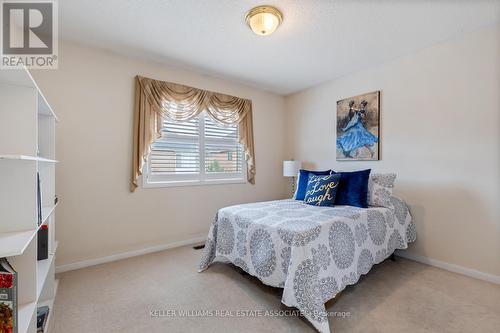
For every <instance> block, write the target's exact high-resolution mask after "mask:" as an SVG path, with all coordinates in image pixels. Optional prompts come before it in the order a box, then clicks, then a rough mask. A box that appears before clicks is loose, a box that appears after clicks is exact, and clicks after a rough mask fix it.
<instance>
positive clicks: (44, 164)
mask: <svg viewBox="0 0 500 333" xmlns="http://www.w3.org/2000/svg"><path fill="white" fill-rule="evenodd" d="M56 122H57V116H56V114H55V113H54V111H53V110H52V108H51V107H50V105H49V103H48V102H47V99H46V98H45V97H44V96H43V93H42V92H41V91H40V89H39V87H38V85H37V84H36V82H35V81H34V80H33V77H32V76H31V74H30V73H29V71H28V70H26V69H24V68H22V69H16V70H9V71H0V152H1V153H0V184H1V186H0V221H1V222H0V258H3V257H5V258H7V260H8V261H9V263H10V265H11V266H12V267H13V268H14V270H15V271H16V272H17V295H18V297H17V300H18V303H17V318H18V332H19V333H36V331H37V327H36V313H37V308H38V307H40V306H42V305H48V306H49V318H50V313H51V312H52V306H53V303H54V299H55V296H56V288H57V283H56V280H55V260H56V251H57V242H56V240H55V226H56V223H55V219H56V216H55V215H56V214H55V211H56V207H57V204H54V199H55V197H56V194H55V192H56V191H55V182H56V165H57V162H58V161H57V160H56V159H55V156H56V152H55V131H56ZM4 153H5V154H4ZM38 184H39V185H38ZM38 189H40V191H39V190H38ZM40 206H41V212H40V214H41V217H39V216H38V214H39V207H40ZM40 219H41V222H42V223H41V224H40V225H39V224H38V223H39V221H40ZM42 226H45V227H46V228H47V229H48V237H44V239H45V238H47V239H48V244H47V246H48V251H49V254H48V258H47V259H45V260H40V261H38V260H37V257H38V253H37V251H38V242H39V240H40V239H39V235H41V234H40V233H39V231H40V230H41V228H42ZM45 227H44V228H43V229H45ZM48 329H49V328H48V327H47V329H46V330H45V333H47V332H48Z"/></svg>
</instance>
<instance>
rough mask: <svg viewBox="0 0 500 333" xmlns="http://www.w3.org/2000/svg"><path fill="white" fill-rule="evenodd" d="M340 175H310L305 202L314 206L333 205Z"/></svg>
mask: <svg viewBox="0 0 500 333" xmlns="http://www.w3.org/2000/svg"><path fill="white" fill-rule="evenodd" d="M339 182H340V175H319V176H315V175H313V174H310V175H309V180H308V182H307V189H306V195H305V197H304V202H305V203H306V204H308V205H313V206H333V205H334V202H335V195H336V194H337V188H338V186H339Z"/></svg>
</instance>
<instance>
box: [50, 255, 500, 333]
mask: <svg viewBox="0 0 500 333" xmlns="http://www.w3.org/2000/svg"><path fill="white" fill-rule="evenodd" d="M201 253H202V251H201V250H198V251H195V250H193V249H192V248H191V247H182V248H178V249H173V250H168V251H164V252H158V253H154V254H149V255H144V256H140V257H135V258H131V259H126V260H121V261H116V262H112V263H109V264H103V265H99V266H94V267H90V268H86V269H81V270H77V271H71V272H67V273H63V274H60V275H59V276H58V277H59V278H60V283H59V290H58V293H57V298H56V302H55V307H54V313H53V314H54V317H53V320H54V321H53V331H52V332H55V333H73V332H92V333H100V332H103V333H113V332H127V333H132V332H141V333H149V332H162V333H163V332H204V333H208V332H224V333H231V332H252V333H254V332H314V331H315V330H314V329H313V328H312V326H311V325H310V324H309V323H308V322H307V321H306V320H303V319H302V318H300V317H263V316H260V317H230V316H226V317H180V311H181V310H193V311H194V310H210V311H212V312H208V313H212V314H214V312H213V311H215V310H220V314H221V315H222V314H224V315H229V314H230V313H229V312H227V311H229V310H232V311H237V310H243V311H246V310H251V311H254V312H253V313H254V314H257V313H260V314H263V313H264V314H265V312H264V311H265V310H271V311H272V310H280V309H281V310H287V308H286V307H285V306H283V305H282V304H281V303H280V299H281V289H276V288H271V287H266V286H264V285H262V284H261V283H260V282H259V281H258V280H257V279H255V278H253V277H251V276H248V275H242V274H241V273H240V272H241V271H240V270H239V269H237V268H236V267H234V266H232V265H227V264H214V265H212V266H211V267H210V268H209V269H208V270H207V271H205V272H203V273H197V271H196V268H197V264H198V260H199V258H200V256H201ZM327 309H328V311H331V312H333V311H337V312H338V313H342V312H349V313H350V316H346V317H344V318H342V317H336V318H333V317H331V318H330V325H331V327H332V328H333V331H334V332H336V333H339V332H384V333H387V332H454V333H455V332H500V286H498V285H494V284H490V283H487V282H483V281H479V280H475V279H472V278H468V277H465V276H461V275H458V274H454V273H450V272H447V271H444V270H440V269H437V268H433V267H430V266H426V265H422V264H419V263H416V262H412V261H409V260H405V259H402V258H397V260H396V261H395V262H392V261H390V260H387V261H385V262H383V263H381V264H379V265H376V266H375V267H374V268H373V269H372V270H371V272H370V273H369V274H368V275H367V276H365V277H364V278H362V279H361V280H360V282H359V283H358V284H357V285H355V286H351V287H348V288H347V289H346V290H345V291H344V292H343V293H342V294H341V295H340V296H339V297H338V298H337V299H336V300H335V301H330V302H329V303H328V304H327ZM154 310H161V311H163V312H162V313H161V314H162V315H163V316H160V317H155V316H152V315H151V311H154ZM174 311H175V314H176V315H177V316H173V315H174ZM258 311H261V312H258ZM191 314H196V313H195V312H192V313H191ZM233 314H234V315H236V314H237V313H236V312H233ZM51 326H52V325H51Z"/></svg>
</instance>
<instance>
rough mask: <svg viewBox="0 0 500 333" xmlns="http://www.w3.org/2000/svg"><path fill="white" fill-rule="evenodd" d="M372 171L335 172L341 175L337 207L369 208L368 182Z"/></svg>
mask: <svg viewBox="0 0 500 333" xmlns="http://www.w3.org/2000/svg"><path fill="white" fill-rule="evenodd" d="M370 171H371V169H367V170H362V171H353V172H335V171H334V173H335V174H340V184H339V188H338V189H337V197H336V198H335V204H336V205H346V206H354V207H361V208H367V207H368V180H369V178H370Z"/></svg>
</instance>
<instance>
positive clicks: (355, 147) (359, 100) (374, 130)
mask: <svg viewBox="0 0 500 333" xmlns="http://www.w3.org/2000/svg"><path fill="white" fill-rule="evenodd" d="M379 136H380V91H375V92H371V93H367V94H363V95H359V96H354V97H350V98H346V99H343V100H340V101H338V102H337V161H378V160H379V147H380V141H379Z"/></svg>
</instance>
